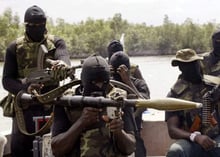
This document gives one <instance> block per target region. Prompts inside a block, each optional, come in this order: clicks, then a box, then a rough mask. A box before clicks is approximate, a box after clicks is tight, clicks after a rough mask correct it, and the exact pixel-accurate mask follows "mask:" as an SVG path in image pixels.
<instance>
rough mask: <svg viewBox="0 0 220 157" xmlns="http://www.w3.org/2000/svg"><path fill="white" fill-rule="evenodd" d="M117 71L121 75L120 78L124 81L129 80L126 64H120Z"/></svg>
mask: <svg viewBox="0 0 220 157" xmlns="http://www.w3.org/2000/svg"><path fill="white" fill-rule="evenodd" d="M117 73H118V74H119V75H120V76H121V79H122V81H123V82H124V83H126V82H128V81H129V80H130V74H129V70H128V68H127V66H126V65H124V64H122V65H120V66H119V67H118V69H117Z"/></svg>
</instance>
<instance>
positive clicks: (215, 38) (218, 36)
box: [212, 30, 220, 59]
mask: <svg viewBox="0 0 220 157" xmlns="http://www.w3.org/2000/svg"><path fill="white" fill-rule="evenodd" d="M212 46H213V53H214V55H215V56H216V57H218V58H219V59H220V30H218V31H216V32H215V33H213V35H212Z"/></svg>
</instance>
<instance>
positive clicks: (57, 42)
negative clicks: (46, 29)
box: [52, 35, 66, 48]
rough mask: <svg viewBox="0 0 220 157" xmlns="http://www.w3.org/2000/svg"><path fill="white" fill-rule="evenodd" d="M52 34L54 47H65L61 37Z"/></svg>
mask: <svg viewBox="0 0 220 157" xmlns="http://www.w3.org/2000/svg"><path fill="white" fill-rule="evenodd" d="M52 36H53V42H54V45H55V46H56V47H61V48H66V43H65V41H64V39H63V38H60V37H58V36H55V35H52Z"/></svg>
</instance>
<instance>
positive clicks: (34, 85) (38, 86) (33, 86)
mask: <svg viewBox="0 0 220 157" xmlns="http://www.w3.org/2000/svg"><path fill="white" fill-rule="evenodd" d="M43 86H44V85H43V84H38V83H32V84H30V85H29V86H28V88H27V93H28V94H36V92H37V93H40V90H41V89H42V88H43Z"/></svg>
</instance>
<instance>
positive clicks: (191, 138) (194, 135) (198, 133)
mask: <svg viewBox="0 0 220 157" xmlns="http://www.w3.org/2000/svg"><path fill="white" fill-rule="evenodd" d="M197 135H201V133H200V132H199V131H194V132H193V133H191V134H190V136H189V139H190V141H192V142H195V137H196V136H197Z"/></svg>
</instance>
